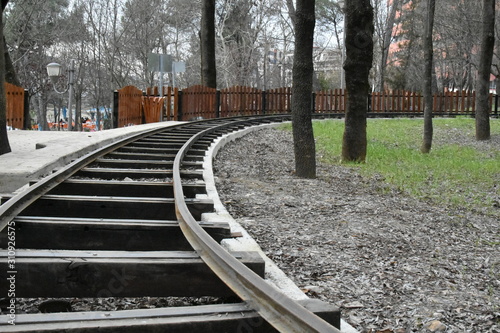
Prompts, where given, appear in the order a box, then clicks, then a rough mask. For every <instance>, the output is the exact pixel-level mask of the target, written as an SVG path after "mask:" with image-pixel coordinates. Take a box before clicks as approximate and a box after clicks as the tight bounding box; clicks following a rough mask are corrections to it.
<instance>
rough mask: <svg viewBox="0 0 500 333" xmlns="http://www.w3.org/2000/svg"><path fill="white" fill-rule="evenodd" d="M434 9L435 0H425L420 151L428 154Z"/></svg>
mask: <svg viewBox="0 0 500 333" xmlns="http://www.w3.org/2000/svg"><path fill="white" fill-rule="evenodd" d="M435 9H436V0H427V19H426V22H425V33H424V81H423V86H422V91H423V92H424V138H423V142H422V147H421V148H420V151H421V152H422V153H424V154H428V153H429V152H430V151H431V147H432V135H433V128H432V68H433V66H434V63H433V54H434V50H433V46H432V31H433V27H434V11H435Z"/></svg>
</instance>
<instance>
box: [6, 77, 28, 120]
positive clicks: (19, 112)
mask: <svg viewBox="0 0 500 333" xmlns="http://www.w3.org/2000/svg"><path fill="white" fill-rule="evenodd" d="M5 93H6V95H7V126H11V127H12V128H17V129H23V128H24V88H21V87H18V86H16V85H13V84H10V83H8V82H5Z"/></svg>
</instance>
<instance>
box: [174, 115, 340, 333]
mask: <svg viewBox="0 0 500 333" xmlns="http://www.w3.org/2000/svg"><path fill="white" fill-rule="evenodd" d="M234 124H235V123H233V124H232V125H234ZM223 126H224V125H222V126H218V127H214V128H210V129H207V130H204V131H202V132H200V133H198V134H197V135H195V136H193V137H192V138H191V139H189V140H188V141H187V142H186V143H185V144H184V146H183V147H182V148H181V150H180V151H179V152H178V154H177V156H176V158H175V161H174V167H173V183H174V195H175V206H176V215H177V218H178V220H179V224H180V227H181V229H182V232H183V233H184V235H185V237H186V238H187V240H188V241H189V243H190V244H191V246H192V247H193V248H194V249H195V250H196V251H197V252H198V254H199V255H200V257H201V258H202V259H203V260H204V261H205V263H206V264H207V265H208V266H209V267H210V268H211V269H212V270H213V272H214V273H215V274H217V276H218V277H219V278H220V279H221V280H222V281H223V282H224V283H225V284H226V285H227V286H228V287H229V288H231V289H232V290H233V292H234V293H235V294H236V295H238V296H239V297H240V298H241V299H242V300H243V301H245V302H247V304H249V306H250V307H252V308H253V309H255V310H256V311H257V312H258V313H259V314H260V315H261V316H262V318H264V319H265V320H266V321H267V322H268V323H269V324H271V325H272V326H273V327H274V328H276V329H277V330H279V331H280V332H341V331H339V330H338V329H337V328H335V327H333V326H332V325H330V324H329V323H327V322H326V321H324V320H323V319H321V318H319V317H318V316H316V315H315V314H313V313H312V312H310V311H309V310H307V309H306V308H304V307H303V306H301V305H300V304H298V303H297V302H295V301H294V300H292V299H291V298H289V297H288V296H287V295H285V294H284V293H282V292H281V291H280V290H278V289H277V288H275V287H273V286H271V285H270V284H268V283H267V282H266V281H264V280H263V279H262V278H260V277H259V276H258V275H257V274H255V273H254V272H252V271H251V270H250V269H248V268H247V267H246V266H245V265H243V264H242V263H240V262H239V261H238V260H236V259H235V258H234V257H233V256H232V255H231V254H230V253H229V252H227V251H226V250H225V249H224V248H223V247H222V246H221V245H220V244H219V243H217V242H216V241H215V240H213V239H212V237H210V235H208V234H207V233H206V232H205V231H204V230H203V228H201V227H200V225H199V224H198V222H197V221H196V220H195V219H194V217H193V216H192V215H191V213H190V211H189V209H188V207H187V205H186V203H185V201H184V192H183V189H182V183H181V176H180V168H181V163H182V160H183V158H184V156H186V154H187V152H188V150H189V148H190V147H191V146H192V145H193V144H194V143H195V142H196V141H198V140H199V139H200V138H201V137H203V136H205V135H208V134H210V133H211V132H213V131H215V130H217V129H221V128H222V127H223Z"/></svg>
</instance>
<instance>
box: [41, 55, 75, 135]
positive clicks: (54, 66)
mask: <svg viewBox="0 0 500 333" xmlns="http://www.w3.org/2000/svg"><path fill="white" fill-rule="evenodd" d="M61 72H62V66H61V65H59V64H58V63H55V62H52V63H50V64H48V65H47V74H48V75H49V78H50V81H52V86H53V87H54V91H55V92H56V93H58V94H65V93H66V92H67V91H68V90H69V98H68V131H71V130H73V125H72V123H73V119H72V116H71V104H72V102H73V84H74V75H75V61H74V60H71V67H70V68H69V70H68V73H69V77H68V86H67V87H66V89H65V90H64V91H59V90H57V88H56V82H57V80H58V79H59V77H60V76H61V74H62V73H61Z"/></svg>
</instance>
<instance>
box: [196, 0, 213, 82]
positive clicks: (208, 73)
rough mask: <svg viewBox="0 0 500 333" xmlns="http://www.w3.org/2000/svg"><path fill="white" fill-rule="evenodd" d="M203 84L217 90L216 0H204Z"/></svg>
mask: <svg viewBox="0 0 500 333" xmlns="http://www.w3.org/2000/svg"><path fill="white" fill-rule="evenodd" d="M200 48H201V84H203V85H205V86H207V87H210V88H217V70H216V66H215V0H203V3H202V12H201V29H200Z"/></svg>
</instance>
